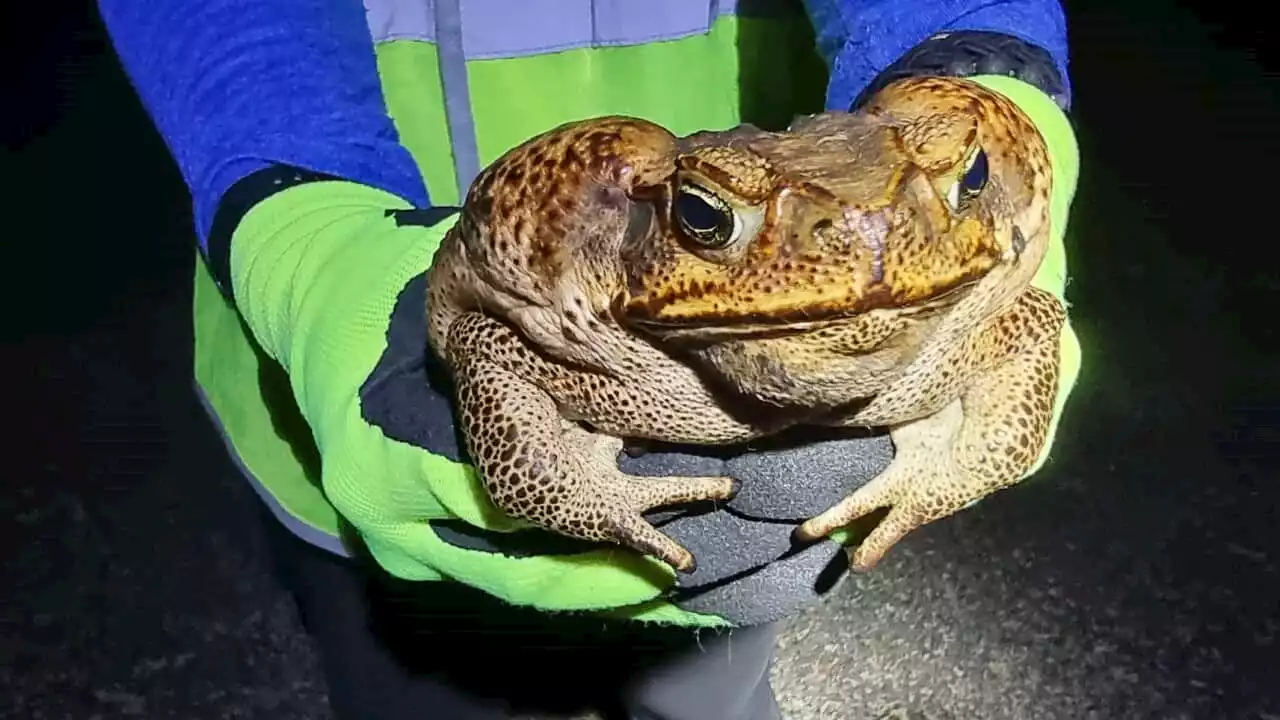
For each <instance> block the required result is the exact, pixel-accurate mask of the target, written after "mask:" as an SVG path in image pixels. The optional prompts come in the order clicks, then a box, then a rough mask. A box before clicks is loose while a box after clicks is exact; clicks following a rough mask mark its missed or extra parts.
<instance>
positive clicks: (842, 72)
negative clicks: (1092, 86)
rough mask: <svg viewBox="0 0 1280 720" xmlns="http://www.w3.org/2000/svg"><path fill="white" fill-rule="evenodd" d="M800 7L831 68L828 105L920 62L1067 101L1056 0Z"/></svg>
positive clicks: (881, 1)
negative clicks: (1009, 79) (1002, 79)
mask: <svg viewBox="0 0 1280 720" xmlns="http://www.w3.org/2000/svg"><path fill="white" fill-rule="evenodd" d="M805 7H806V9H807V10H808V12H809V17H810V19H811V21H812V23H813V26H814V30H815V32H816V34H817V44H818V51H819V53H821V55H822V57H823V59H825V60H826V62H827V67H828V68H829V69H830V71H831V76H830V81H829V83H828V86H827V109H829V110H848V109H850V108H852V107H854V106H856V105H857V103H858V100H859V99H860V98H862V97H865V96H866V94H867V91H868V90H872V89H874V88H875V87H877V86H879V85H883V84H885V83H886V82H887V81H889V80H892V79H895V77H896V76H898V75H900V74H923V73H921V72H920V70H921V69H923V68H928V69H929V70H930V71H932V72H935V73H937V74H945V75H957V74H959V75H973V74H987V75H1009V74H1012V75H1015V76H1016V77H1018V78H1019V79H1022V80H1024V81H1027V82H1029V83H1031V84H1032V85H1035V86H1037V87H1039V88H1040V89H1041V90H1044V91H1045V92H1046V93H1048V94H1049V95H1050V96H1052V97H1053V98H1054V100H1055V101H1057V102H1058V104H1059V105H1060V106H1062V107H1064V108H1065V107H1067V106H1068V105H1069V103H1070V80H1069V77H1068V70H1067V27H1066V18H1065V17H1064V15H1063V12H1062V6H1061V4H1060V2H1059V0H994V1H993V0H805ZM904 65H914V66H915V67H914V68H907V67H903V66H904ZM898 69H902V70H903V72H902V73H898V72H896V70H898Z"/></svg>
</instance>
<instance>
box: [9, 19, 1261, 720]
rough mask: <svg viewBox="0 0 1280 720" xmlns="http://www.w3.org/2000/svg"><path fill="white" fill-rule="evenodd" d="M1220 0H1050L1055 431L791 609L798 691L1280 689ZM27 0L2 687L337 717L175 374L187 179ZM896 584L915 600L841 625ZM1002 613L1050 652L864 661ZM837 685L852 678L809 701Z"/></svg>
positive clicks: (234, 483) (1201, 696) (1246, 210)
mask: <svg viewBox="0 0 1280 720" xmlns="http://www.w3.org/2000/svg"><path fill="white" fill-rule="evenodd" d="M1235 5H1236V4H1233V3H1225V2H1219V3H1216V4H1213V5H1207V6H1204V7H1192V6H1190V5H1175V4H1173V3H1167V2H1166V3H1156V2H1130V3H1114V2H1103V1H1101V0H1098V1H1093V0H1090V1H1088V2H1070V3H1068V12H1069V20H1070V23H1071V25H1070V29H1071V40H1072V47H1073V53H1074V64H1073V68H1072V71H1073V79H1074V84H1075V103H1076V108H1075V111H1074V118H1075V122H1076V125H1077V127H1078V131H1079V138H1080V143H1081V147H1082V152H1083V176H1082V179H1081V184H1080V189H1079V192H1078V194H1077V199H1076V203H1075V208H1074V211H1073V216H1072V231H1071V238H1072V243H1073V245H1072V247H1071V248H1070V253H1071V257H1072V266H1073V271H1074V279H1073V281H1072V285H1071V286H1070V288H1069V293H1070V296H1071V298H1072V300H1073V302H1074V303H1075V306H1074V308H1073V318H1074V322H1075V324H1076V326H1077V328H1078V331H1079V334H1080V336H1081V339H1082V342H1083V343H1084V345H1085V351H1086V357H1085V362H1086V365H1085V370H1084V373H1083V376H1082V378H1081V382H1080V386H1079V389H1078V390H1077V391H1076V394H1075V395H1074V396H1073V401H1072V404H1071V406H1070V407H1069V410H1068V417H1067V418H1066V420H1065V421H1064V424H1063V427H1062V430H1061V431H1060V433H1059V438H1060V439H1059V442H1058V445H1057V450H1056V452H1055V455H1054V457H1055V460H1054V462H1053V464H1052V465H1051V466H1049V468H1047V469H1046V470H1045V472H1044V473H1042V474H1041V475H1039V476H1037V482H1036V483H1035V484H1034V486H1032V487H1022V488H1019V489H1016V490H1013V491H1010V492H1008V493H1005V494H1003V495H1002V496H1000V499H998V500H993V501H988V502H987V503H984V504H983V506H982V507H980V508H978V509H976V510H973V511H971V512H969V513H965V514H963V515H962V516H959V517H957V518H955V519H954V520H953V521H947V522H945V523H940V524H938V526H934V527H930V528H928V529H926V530H924V531H921V532H920V533H918V535H917V536H913V538H912V539H911V540H909V541H907V542H906V543H904V545H903V546H902V549H901V550H900V551H895V554H896V557H895V558H893V559H892V560H891V561H890V560H887V561H886V563H885V565H884V566H883V569H881V570H878V571H877V573H879V575H878V576H877V577H876V578H872V579H867V580H859V581H857V582H854V583H851V584H850V585H849V586H847V589H846V591H845V592H844V596H843V597H842V600H841V601H839V602H833V603H832V604H831V605H830V607H828V608H824V609H823V610H822V611H821V612H819V613H816V614H814V615H813V616H810V617H807V618H805V619H803V620H802V621H801V622H799V623H798V624H797V627H798V628H800V629H797V630H796V631H795V633H796V634H795V636H794V637H793V638H792V640H791V641H790V642H789V647H790V648H791V649H790V650H788V649H785V648H784V650H783V653H782V660H781V661H780V669H779V671H778V683H779V693H780V695H782V696H783V697H784V705H788V706H789V707H795V708H804V709H803V710H797V711H796V713H797V717H810V716H811V717H815V718H816V717H831V718H845V717H871V716H873V715H874V714H875V713H877V712H880V710H876V709H875V707H880V708H883V707H890V706H892V707H897V708H905V710H903V712H909V713H917V715H912V716H911V717H938V718H943V717H956V718H967V717H992V718H995V717H1037V718H1086V717H1097V718H1162V719H1163V718H1257V719H1259V720H1265V719H1267V718H1272V719H1274V718H1278V717H1280V688H1277V682H1276V678H1277V677H1278V676H1280V675H1278V673H1280V648H1278V647H1277V643H1278V642H1280V637H1278V636H1280V567H1278V566H1280V530H1278V529H1277V527H1278V525H1280V516H1278V515H1277V503H1278V500H1280V472H1277V470H1280V463H1277V456H1278V453H1277V441H1278V440H1280V429H1278V428H1277V417H1280V403H1277V397H1278V396H1280V392H1278V390H1280V372H1278V370H1277V369H1278V368H1280V364H1278V363H1277V359H1278V358H1277V352H1276V351H1277V345H1278V340H1277V331H1276V321H1275V317H1276V312H1277V310H1278V309H1280V302H1278V301H1280V293H1278V292H1277V290H1278V288H1280V275H1278V274H1277V271H1276V268H1275V264H1274V263H1275V261H1274V260H1273V258H1275V257H1278V256H1277V255H1275V254H1273V253H1274V248H1273V247H1272V246H1273V245H1274V244H1275V242H1276V237H1277V233H1276V225H1275V223H1276V219H1275V218H1276V215H1277V212H1276V210H1277V206H1278V205H1280V200H1277V198H1276V176H1275V172H1276V168H1277V167H1278V165H1277V159H1278V158H1277V152H1276V150H1277V140H1276V136H1277V133H1276V131H1275V128H1276V126H1277V122H1278V121H1280V113H1278V112H1277V110H1278V104H1277V101H1278V100H1280V79H1277V76H1276V74H1275V71H1274V70H1272V69H1271V68H1273V67H1275V66H1276V60H1277V58H1276V56H1275V53H1276V51H1275V50H1274V49H1273V48H1272V49H1268V48H1267V47H1266V46H1267V45H1268V44H1269V43H1268V41H1269V40H1270V39H1271V38H1270V37H1269V36H1270V35H1271V34H1273V33H1270V32H1269V30H1268V28H1269V27H1271V23H1270V22H1269V21H1267V20H1264V18H1265V16H1266V13H1265V12H1264V11H1263V10H1262V9H1257V10H1254V11H1252V12H1253V13H1255V14H1253V15H1248V14H1247V13H1248V12H1250V11H1247V10H1246V11H1242V10H1240V9H1238V8H1236V7H1235ZM1258 7H1259V8H1261V7H1262V6H1261V5H1259V6H1258ZM7 9H8V8H7ZM12 9H13V10H15V11H16V12H17V13H18V15H19V16H18V17H16V18H12V16H11V18H12V19H11V20H10V21H7V22H6V23H5V25H6V31H7V33H10V34H13V35H12V36H11V38H10V39H8V40H7V41H6V43H5V51H6V53H8V54H9V55H10V57H9V59H8V62H7V64H6V66H5V67H6V68H7V69H8V73H7V76H6V86H7V89H6V95H7V96H8V97H7V99H6V100H5V102H4V111H3V112H2V113H0V116H2V117H3V121H4V134H5V145H6V148H5V155H4V164H3V170H4V178H5V183H4V187H6V188H9V189H8V190H6V191H5V193H4V198H5V202H4V205H3V207H4V209H5V214H6V216H7V217H6V220H7V222H6V223H5V229H4V231H3V238H4V239H3V241H2V242H0V271H2V272H3V279H2V281H0V303H2V304H0V307H3V308H4V309H5V311H6V312H5V320H4V323H3V328H2V331H0V332H2V335H3V342H4V345H3V353H2V355H0V362H3V367H2V368H0V370H2V372H0V387H2V388H3V397H5V398H7V399H8V402H7V406H8V408H9V409H10V413H11V417H10V420H9V422H8V423H7V425H8V426H9V428H10V429H9V431H8V432H7V433H6V434H5V435H4V437H5V456H6V459H7V460H8V463H7V472H6V473H5V475H4V477H5V482H6V487H5V492H3V493H2V494H0V518H3V520H2V521H0V560H2V561H3V566H2V567H3V573H2V574H0V717H14V718H77V719H78V718H94V717H100V718H115V717H155V718H169V717H173V718H187V719H195V718H221V717H245V718H294V717H297V718H302V717H323V711H322V709H321V708H322V707H323V697H324V689H323V683H322V681H321V680H320V679H319V677H318V674H317V665H316V660H315V658H314V654H313V653H312V651H311V650H310V647H309V645H308V644H307V642H306V640H305V639H304V638H303V637H302V636H301V635H300V634H299V630H298V625H297V620H296V618H295V617H294V611H293V608H292V606H291V605H290V604H289V603H288V602H287V601H286V600H285V599H284V598H283V597H282V595H281V593H280V590H279V589H278V587H277V585H276V584H275V583H274V581H273V580H272V579H271V577H270V575H269V574H268V572H267V565H266V562H265V560H264V559H263V557H262V545H261V538H260V537H259V534H258V532H257V530H256V529H255V528H254V527H253V526H252V525H248V524H246V523H245V522H244V520H243V517H244V514H245V512H246V511H247V510H251V509H252V507H253V505H252V504H253V503H254V502H255V499H254V498H253V497H252V495H251V493H250V491H249V490H248V488H247V487H246V486H245V485H244V484H243V482H242V481H240V480H238V479H237V478H235V477H234V476H233V475H232V474H231V472H230V468H229V465H228V464H227V463H226V461H225V459H224V456H223V452H222V449H221V446H220V444H219V441H218V440H217V439H216V438H215V437H214V435H213V434H212V432H211V430H210V428H209V426H208V423H207V420H206V419H205V418H204V417H203V415H202V414H201V411H200V410H199V408H198V407H197V405H196V403H195V400H194V397H193V395H192V393H191V390H190V367H191V357H190V352H191V351H190V330H189V327H188V324H189V295H188V294H189V285H190V277H191V274H192V259H193V256H192V250H191V247H192V246H191V244H190V241H189V238H190V219H189V206H188V199H187V196H186V191H185V188H184V187H183V185H182V183H181V180H180V178H179V176H178V174H177V172H176V170H175V169H174V167H173V166H172V163H171V161H170V160H169V158H168V156H167V154H166V151H165V148H164V146H163V143H162V142H161V141H160V140H159V138H158V137H157V136H156V135H155V134H154V132H153V131H152V129H151V126H150V124H149V122H148V120H147V118H146V116H145V115H144V114H143V112H142V110H141V108H140V106H139V105H138V103H137V101H136V99H135V97H134V96H133V94H132V91H131V89H130V88H129V86H128V84H127V82H126V81H125V79H124V78H123V76H122V74H121V73H120V71H119V68H118V66H117V64H116V62H115V59H114V57H113V56H112V55H111V52H110V48H109V46H108V44H107V41H106V40H105V38H104V36H103V34H102V31H101V29H100V27H99V26H98V24H97V19H96V16H95V14H94V12H95V11H94V9H93V6H92V5H91V4H89V3H80V4H77V5H73V4H70V3H58V4H55V3H45V4H44V5H43V6H37V4H35V3H21V4H18V6H17V7H13V8H12ZM7 14H8V13H7ZM1027 558H1032V559H1033V560H1034V561H1028V560H1027ZM957 577H958V578H961V579H962V580H963V581H964V582H957V581H956V578H957ZM975 587H978V588H981V589H980V590H976V589H974V588H975ZM935 590H936V591H938V592H944V593H948V595H947V596H946V597H948V598H950V600H949V601H948V602H940V601H939V599H938V595H937V593H936V592H934V591H935ZM886 597H896V598H898V599H899V600H900V601H901V602H902V603H905V604H906V608H907V611H908V614H910V612H914V613H916V614H915V615H914V616H913V617H916V618H918V619H920V618H923V619H922V620H919V621H918V622H913V623H898V624H896V625H895V624H892V623H891V624H888V625H880V626H875V627H874V628H873V630H867V631H866V632H863V633H861V634H860V635H858V634H857V633H856V632H855V635H841V633H846V634H847V633H850V632H854V631H851V630H850V628H863V629H866V628H869V627H872V626H871V625H869V623H872V622H881V620H879V619H877V618H882V617H883V614H881V613H877V612H871V613H870V614H869V615H868V614H866V613H868V612H869V611H867V610H866V608H868V607H873V606H875V603H877V602H878V600H883V599H884V598H886ZM957 598H959V599H957ZM1028 599H1030V606H1028V607H1024V603H1026V602H1027V601H1028ZM969 601H971V602H972V604H973V608H974V609H973V611H972V612H969V613H968V614H964V613H963V612H962V611H961V610H959V609H957V608H963V607H965V603H966V602H969ZM912 603H914V604H915V605H912ZM948 603H949V604H948ZM881 605H883V603H881ZM860 613H863V614H860ZM1049 616H1052V617H1053V618H1055V620H1054V624H1053V625H1052V628H1053V630H1052V631H1050V632H1045V633H1041V634H1039V635H1037V636H1035V637H1031V636H1030V635H1026V634H1025V633H1024V634H1017V633H1015V634H1014V636H1012V637H1011V635H1010V631H1009V630H1008V628H1009V627H1010V625H1009V623H1014V627H1024V628H1025V627H1028V626H1029V625H1028V623H1030V619H1031V618H1043V617H1049ZM975 617H977V618H981V619H980V620H975V619H974V618H975ZM964 622H968V623H975V625H973V626H968V627H966V628H965V630H964V633H962V634H961V636H956V635H955V633H954V630H955V628H956V626H957V625H959V624H961V623H964ZM859 623H861V625H859ZM935 626H936V627H939V628H942V629H940V630H938V631H937V633H938V634H937V635H936V636H932V637H926V636H925V635H924V633H925V632H926V629H927V628H930V627H935ZM1001 627H1003V628H1004V631H1001V630H1000V628H1001ZM948 633H951V634H950V635H948ZM965 633H967V634H965ZM1002 633H1003V634H1002ZM832 637H844V638H846V639H847V641H848V642H849V643H851V644H853V645H856V649H857V651H858V654H859V656H858V657H850V658H848V659H847V660H846V661H843V662H839V661H840V660H842V659H843V658H844V656H843V655H841V654H840V653H842V652H844V650H842V649H841V648H840V647H837V648H836V649H835V650H834V651H832V650H830V648H828V650H827V651H828V652H836V653H837V655H836V656H835V659H833V661H832V663H829V664H826V665H823V667H826V668H827V669H826V670H824V671H818V670H814V671H813V672H805V673H803V674H804V675H805V679H804V680H799V679H796V678H797V676H798V675H800V674H801V673H800V671H799V670H797V668H807V667H809V666H810V665H811V664H814V663H816V662H817V661H816V660H815V658H816V657H817V656H818V655H819V654H820V652H821V648H823V647H826V646H830V645H831V643H830V642H825V643H824V640H823V638H832ZM876 637H879V638H883V640H882V641H881V645H876V642H877V641H875V640H873V639H870V638H876ZM948 638H949V639H948ZM988 642H990V643H1000V642H1002V643H1005V644H1006V645H1008V644H1009V643H1016V644H1020V646H1026V647H1028V648H1030V650H1029V652H1031V653H1032V655H1034V656H1035V657H1036V658H1037V662H1038V665H1037V667H1039V668H1040V672H1042V673H1044V677H1043V678H1041V679H1040V680H1036V681H1035V682H1032V681H1029V680H1027V679H1026V678H1025V677H1019V676H1020V675H1021V674H1022V673H1020V672H1014V673H1012V674H1011V675H1010V677H1009V679H1007V680H1005V681H1003V682H1004V683H1005V684H1003V685H1002V684H1000V682H996V683H995V684H990V683H988V684H987V685H985V686H980V687H979V686H973V687H979V690H977V691H975V690H973V687H970V686H964V687H968V688H969V689H968V690H965V689H963V688H962V686H961V684H958V681H956V680H954V678H948V677H946V676H942V675H938V674H936V673H935V674H934V675H926V676H923V679H918V680H916V681H906V680H904V681H903V682H902V684H901V685H897V686H895V685H893V684H892V683H889V682H871V683H868V682H865V680H866V677H867V676H866V675H865V674H864V675H862V676H861V677H862V678H863V680H864V682H862V683H860V684H857V683H853V680H851V679H850V678H854V677H857V676H858V672H872V673H874V672H882V673H886V674H888V673H898V676H897V677H904V676H909V675H910V672H908V671H907V670H902V669H901V668H898V666H896V665H895V666H894V667H893V668H891V667H889V666H890V665H893V663H894V662H897V661H903V659H904V658H908V657H914V656H912V655H911V654H910V653H911V651H909V650H903V649H902V648H903V647H904V646H905V647H911V646H912V645H913V644H914V645H917V646H924V645H931V646H932V645H934V644H936V643H943V644H944V645H945V644H946V643H951V646H954V647H956V648H966V647H970V646H972V647H973V648H978V647H985V646H986V645H984V643H988ZM966 643H968V645H966ZM973 643H977V644H976V645H974V644H973ZM851 646H852V645H851ZM849 652H850V653H852V651H849ZM982 652H985V651H980V650H976V649H975V650H966V651H964V652H958V654H957V655H956V659H954V660H953V661H950V662H952V663H953V664H955V665H957V666H963V665H964V663H966V662H971V661H972V659H973V658H974V657H980V656H982ZM789 653H791V654H789ZM859 667H861V668H863V670H861V671H860V670H858V668H859ZM868 667H871V668H874V669H873V670H866V668H868ZM916 667H917V670H918V669H919V667H932V666H929V665H919V666H916ZM939 667H941V666H939ZM894 668H898V669H894ZM908 670H909V667H908ZM823 672H826V673H830V675H823V674H822V673H823ZM841 672H844V673H845V676H840V675H839V673H841ZM931 672H932V671H931ZM938 672H941V671H938ZM904 673H905V675H904ZM917 675H919V672H917ZM931 678H932V679H931ZM913 683H914V684H913ZM845 686H849V687H853V688H856V689H855V690H847V691H845V690H842V691H841V695H840V697H842V698H844V701H845V702H849V703H852V702H854V701H855V699H857V700H858V702H861V703H863V704H859V705H858V706H857V707H853V708H851V709H845V710H841V711H838V712H837V711H830V710H819V709H817V708H819V707H820V706H821V707H831V706H830V705H821V704H820V702H819V701H820V700H821V699H822V697H823V696H824V693H828V692H835V691H834V690H832V688H842V687H845ZM984 688H985V689H984ZM974 692H976V693H977V694H976V695H973V693H974ZM1023 692H1025V693H1030V695H1029V696H1028V697H1027V698H1026V699H1024V700H1020V701H1019V702H1020V703H1021V704H1018V705H1016V708H1023V709H1016V708H1015V705H1014V704H1011V703H1013V699H1012V698H1014V697H1015V696H1017V697H1020V696H1019V695H1018V693H1023ZM966 693H969V694H966ZM1037 693H1041V694H1039V695H1037ZM1002 696H1003V698H1002ZM873 706H874V707H873ZM1027 708H1030V709H1027ZM802 712H803V714H801V713H802ZM831 713H835V714H831ZM976 713H981V714H976ZM901 717H907V715H902V716H901Z"/></svg>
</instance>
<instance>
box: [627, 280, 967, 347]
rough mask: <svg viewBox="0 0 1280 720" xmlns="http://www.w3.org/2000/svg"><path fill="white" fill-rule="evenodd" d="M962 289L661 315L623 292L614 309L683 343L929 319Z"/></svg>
mask: <svg viewBox="0 0 1280 720" xmlns="http://www.w3.org/2000/svg"><path fill="white" fill-rule="evenodd" d="M966 287H967V285H966ZM962 289H963V288H956V289H955V290H953V291H951V292H948V293H945V294H944V295H940V296H937V297H933V298H930V299H928V300H926V301H923V302H919V303H914V304H909V305H898V306H882V307H878V308H874V309H870V310H869V309H868V308H866V307H859V308H834V307H820V306H815V307H804V308H797V309H793V310H786V311H781V312H770V313H764V312H756V313H753V312H749V311H728V312H723V313H700V314H698V315H693V316H679V317H672V316H666V317H660V316H659V315H658V314H657V313H654V312H653V310H654V308H650V307H647V303H646V301H645V299H644V298H626V297H622V296H619V297H618V298H615V300H614V303H613V313H614V317H615V318H618V320H619V322H621V323H622V324H623V325H624V326H626V327H628V328H631V329H632V330H634V331H636V332H637V333H639V334H641V335H646V336H648V337H651V338H654V339H656V340H660V341H669V342H678V343H681V344H690V343H693V344H715V343H718V342H725V341H729V340H760V339H767V338H781V337H793V336H797V335H804V334H806V333H811V332H815V331H819V330H824V329H827V328H831V327H837V326H839V325H841V324H844V323H847V322H851V321H854V320H857V319H862V318H865V317H866V316H867V315H869V314H873V313H891V314H893V315H894V316H896V317H904V316H906V317H913V318H917V319H923V318H926V317H929V316H932V315H936V314H938V313H940V312H943V311H945V309H946V308H948V307H950V306H951V305H953V304H954V302H955V300H956V299H957V298H958V296H959V291H960V290H962ZM659 312H660V310H659Z"/></svg>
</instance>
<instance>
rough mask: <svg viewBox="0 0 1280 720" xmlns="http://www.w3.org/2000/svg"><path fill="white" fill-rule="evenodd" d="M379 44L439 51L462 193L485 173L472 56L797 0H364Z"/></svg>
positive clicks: (623, 34)
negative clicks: (470, 78) (425, 45)
mask: <svg viewBox="0 0 1280 720" xmlns="http://www.w3.org/2000/svg"><path fill="white" fill-rule="evenodd" d="M364 7H365V11H366V13H365V16H366V17H367V19H368V22H369V32H370V34H371V35H372V37H373V41H374V42H375V43H381V42H387V41H391V40H419V41H424V42H430V43H434V44H435V45H436V48H437V52H438V53H439V63H440V83H441V87H442V89H443V91H444V104H445V119H446V122H447V123H448V125H449V137H450V145H451V146H452V148H453V158H454V169H455V171H456V177H457V179H458V197H460V198H461V197H466V195H467V188H468V187H470V185H471V181H472V179H474V178H475V176H476V175H477V174H479V172H480V154H479V151H478V150H477V148H476V134H475V121H474V118H473V117H472V115H471V93H470V89H469V88H468V84H467V68H466V63H467V61H468V60H491V59H499V58H514V57H522V56H527V55H541V54H545V53H553V52H560V51H564V50H574V49H578V48H586V47H609V46H618V45H638V44H641V43H649V42H659V41H663V40H677V39H680V38H685V37H691V36H693V35H699V34H703V33H706V32H707V31H708V30H710V28H711V25H712V24H713V23H714V22H715V21H716V20H718V19H719V18H721V17H723V16H725V15H731V14H734V13H739V12H740V13H741V14H743V15H751V16H761V15H776V14H779V13H780V12H796V11H797V8H798V7H799V3H798V2H796V0H518V1H517V2H512V1H511V0H364Z"/></svg>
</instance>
